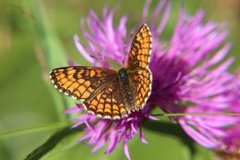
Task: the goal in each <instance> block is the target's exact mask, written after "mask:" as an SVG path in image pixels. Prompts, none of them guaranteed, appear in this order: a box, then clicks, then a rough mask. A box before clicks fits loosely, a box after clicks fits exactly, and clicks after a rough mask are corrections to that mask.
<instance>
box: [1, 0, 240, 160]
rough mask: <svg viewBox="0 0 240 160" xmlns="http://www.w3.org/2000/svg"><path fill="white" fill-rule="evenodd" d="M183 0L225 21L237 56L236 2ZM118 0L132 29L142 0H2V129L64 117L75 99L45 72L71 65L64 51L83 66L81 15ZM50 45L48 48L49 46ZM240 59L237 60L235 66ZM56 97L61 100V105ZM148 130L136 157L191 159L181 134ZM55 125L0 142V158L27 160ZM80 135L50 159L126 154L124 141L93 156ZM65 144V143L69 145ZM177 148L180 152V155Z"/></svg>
mask: <svg viewBox="0 0 240 160" xmlns="http://www.w3.org/2000/svg"><path fill="white" fill-rule="evenodd" d="M38 2H40V3H42V4H43V6H44V7H45V11H46V12H45V16H46V17H45V18H47V19H48V20H46V19H40V18H41V16H40V15H38V13H37V11H41V10H42V8H41V5H40V4H37V3H38ZM184 2H185V3H184V4H185V7H186V9H187V11H188V12H189V13H195V12H196V10H197V9H199V8H204V9H206V10H207V15H206V19H210V18H211V19H215V20H217V21H219V22H221V21H224V20H225V19H227V20H228V21H229V30H230V37H229V40H230V41H233V42H234V44H233V48H232V50H231V55H235V56H238V55H237V54H238V53H239V45H237V44H239V43H240V36H239V31H238V30H239V26H240V24H239V23H240V13H239V10H240V8H239V6H240V5H239V4H240V3H239V1H238V0H230V1H229V0H223V1H217V0H213V1H211V2H209V1H207V0H204V1H201V2H200V1H190V0H185V1H184ZM153 3H156V2H155V1H154V2H153ZM118 4H119V6H120V7H119V10H118V11H117V13H116V19H117V18H118V17H119V16H121V15H122V13H125V14H128V15H129V17H130V18H129V23H128V27H129V28H130V27H131V26H133V25H134V24H136V23H138V21H139V18H140V14H141V10H142V7H143V1H141V3H140V2H139V1H131V2H129V1H127V0H121V1H120V0H118V1H110V0H108V1H102V0H95V1H94V3H92V2H91V3H90V2H89V1H87V0H78V1H71V2H69V1H68V2H66V1H63V0H58V1H57V0H52V1H46V0H44V1H26V0H25V1H24V0H23V1H17V0H13V1H0V42H1V43H0V73H1V74H0V88H1V90H0V104H1V108H0V132H9V131H14V130H18V129H24V128H31V127H37V126H43V125H51V124H53V123H60V124H61V123H67V121H66V117H65V116H64V114H63V113H62V112H63V110H64V108H65V107H66V105H67V103H69V102H66V101H71V102H73V101H72V100H71V99H68V100H66V99H65V100H64V99H63V97H64V96H62V95H60V94H58V93H57V92H56V90H54V89H53V87H52V86H51V85H49V81H48V79H47V77H46V73H48V71H49V70H50V69H51V68H53V67H59V66H63V65H66V61H65V60H64V59H65V57H64V55H65V54H66V57H71V58H72V59H74V61H75V62H77V63H82V64H86V62H85V61H84V59H82V58H81V57H80V56H79V54H78V53H77V51H76V49H75V46H74V43H73V41H72V36H73V34H75V33H77V34H78V35H79V36H81V33H80V32H79V24H80V18H84V17H86V15H87V14H88V12H89V10H90V9H93V10H95V11H96V12H97V13H98V15H101V11H102V8H103V6H105V5H107V6H109V7H115V6H117V5H118ZM132 6H134V8H133V7H132ZM179 6H180V2H179V1H174V3H173V9H172V13H171V14H172V15H177V14H178V9H177V8H178V7H179ZM152 8H153V7H152ZM42 18H43V17H42ZM175 18H176V17H175ZM175 18H174V17H171V19H170V21H171V22H170V23H169V24H168V26H167V29H166V30H165V33H166V34H164V35H163V36H166V37H169V36H170V35H171V34H172V29H173V24H174V20H176V19H175ZM41 27H42V28H41ZM46 48H48V49H50V50H45V49H46ZM36 55H37V56H36ZM60 55H61V56H62V57H60ZM47 56H51V58H48V59H50V60H51V62H46V63H45V62H44V57H45V58H46V57H47ZM39 59H41V61H39ZM239 62H240V61H239V59H238V60H237V61H236V62H235V64H234V66H233V68H232V69H233V70H234V69H235V68H236V67H237V65H238V64H239ZM46 64H50V66H45V65H46ZM43 71H44V72H43ZM54 97H55V98H56V99H58V100H59V99H61V100H63V102H60V103H57V104H56V101H55V100H54ZM58 102H59V101H58ZM65 102H66V103H65ZM159 128H161V125H159ZM145 130H146V133H145V135H146V138H147V140H148V141H149V144H148V145H143V144H141V143H140V142H138V140H137V138H135V139H136V140H133V141H132V142H131V143H130V146H129V150H130V152H131V155H132V157H133V159H140V158H150V159H154V158H156V157H161V158H162V159H166V160H168V159H179V156H180V157H181V158H180V159H186V160H187V159H189V149H188V147H183V145H182V142H180V141H179V140H178V138H176V137H174V136H172V135H166V134H162V133H156V132H153V131H151V130H148V129H145ZM53 131H55V130H53V129H49V130H46V131H44V132H43V131H41V132H40V131H39V132H32V133H25V134H21V135H18V136H14V137H10V138H7V139H2V140H0V159H13V160H15V159H22V158H23V157H25V156H26V155H27V154H28V153H29V152H31V151H32V150H33V149H34V148H36V147H37V146H38V145H40V144H41V143H43V142H44V141H45V140H46V139H47V137H49V136H50V135H51V134H52V133H53ZM78 136H79V135H78ZM76 138H77V136H73V137H71V138H68V139H66V140H65V141H64V142H62V143H61V144H60V145H59V149H56V150H55V151H52V152H51V154H50V155H48V157H46V159H67V158H71V159H124V158H125V157H124V155H123V153H122V148H121V147H119V149H117V150H116V151H115V152H114V153H113V154H112V155H107V156H106V155H104V154H103V150H100V151H98V152H97V153H95V154H90V150H91V147H89V146H86V145H85V144H83V143H81V144H77V143H76V142H75V141H72V140H71V141H70V139H76ZM69 141H70V143H69ZM163 144H164V145H163ZM61 146H65V148H66V149H64V148H62V147H61ZM68 146H69V147H68ZM68 148H71V149H68ZM197 148H198V149H197V150H198V154H197V156H196V157H195V159H199V160H200V159H205V160H206V159H209V157H211V156H212V155H211V153H210V152H208V151H207V150H206V149H203V148H201V147H199V146H198V147H197ZM172 151H175V154H173V153H172ZM199 157H200V158H199ZM203 157H204V158H203ZM206 157H207V158H206Z"/></svg>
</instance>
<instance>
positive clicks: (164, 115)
mask: <svg viewBox="0 0 240 160" xmlns="http://www.w3.org/2000/svg"><path fill="white" fill-rule="evenodd" d="M153 116H162V117H183V116H240V113H231V112H229V113H162V114H153Z"/></svg>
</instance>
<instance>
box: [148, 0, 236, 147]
mask: <svg viewBox="0 0 240 160" xmlns="http://www.w3.org/2000/svg"><path fill="white" fill-rule="evenodd" d="M163 4H164V3H159V6H160V7H159V6H158V7H157V8H162V6H163ZM165 5H166V4H165ZM166 6H167V5H166ZM145 9H146V10H145V11H144V13H145V14H146V13H148V11H147V9H148V8H145ZM157 12H158V10H157V9H156V10H155V13H157ZM165 14H166V12H165ZM144 17H147V15H144ZM153 17H155V16H153ZM203 18H204V12H203V11H199V12H197V14H196V15H193V16H190V15H187V14H186V13H185V11H184V9H181V10H180V16H179V19H178V22H177V25H176V27H175V31H174V34H173V36H172V38H171V40H170V42H169V44H168V48H166V47H164V45H165V44H167V42H164V41H163V40H161V39H159V37H161V35H160V34H161V31H162V27H161V24H160V25H158V26H155V21H156V20H155V19H152V21H153V22H151V24H152V25H151V28H152V32H153V35H154V36H153V39H154V42H155V43H153V53H152V61H151V66H150V68H151V71H152V73H153V86H154V87H153V91H152V95H151V100H152V102H154V103H155V104H157V105H158V106H159V107H160V108H161V109H162V110H164V111H166V112H169V113H186V114H189V113H190V114H191V113H206V114H207V113H216V114H222V116H184V117H178V118H176V117H175V118H174V119H175V120H177V121H178V123H180V125H181V126H182V128H183V129H184V130H185V132H186V133H187V134H188V135H189V136H191V137H192V138H193V139H194V140H195V141H196V142H198V143H199V144H201V145H202V146H204V147H207V148H213V149H217V148H220V147H222V146H223V144H222V143H223V142H222V141H221V140H220V139H222V138H224V137H225V136H226V135H228V133H227V132H226V130H225V128H226V127H229V126H234V125H236V124H237V123H238V122H239V118H238V117H233V116H224V113H226V112H233V113H236V112H237V111H236V110H234V109H230V108H229V107H230V106H233V107H238V106H239V104H238V105H236V101H237V100H236V99H239V96H237V97H236V95H239V94H236V93H237V92H236V91H235V90H236V88H239V87H237V86H239V84H238V81H239V80H238V79H237V78H236V76H235V75H233V74H231V73H229V72H228V71H227V70H228V68H229V66H230V65H231V64H232V63H233V61H234V59H233V58H229V59H227V60H225V59H224V58H225V57H226V55H227V53H228V51H229V50H230V48H231V44H229V43H225V42H224V40H225V39H226V37H227V32H226V30H225V24H217V23H215V22H213V21H210V22H207V23H203V22H202V21H203ZM162 24H164V22H162ZM159 28H161V29H159ZM161 44H163V45H162V46H163V49H162V48H160V47H159V46H161ZM156 46H157V47H156ZM233 91H235V92H234V93H233ZM232 93H233V94H232ZM233 101H234V102H235V104H234V105H232V102H233ZM184 102H185V103H188V106H187V107H186V106H183V105H182V103H184ZM238 113H239V111H238ZM236 130H238V129H236ZM232 132H234V133H233V135H235V136H237V135H238V136H239V131H235V130H232ZM233 138H236V137H234V136H233ZM226 139H227V140H230V139H231V138H229V137H227V138H226ZM231 142H232V141H231ZM234 143H235V142H234ZM236 143H237V144H236V145H237V146H238V148H239V143H238V142H236Z"/></svg>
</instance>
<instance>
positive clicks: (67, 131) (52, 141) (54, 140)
mask: <svg viewBox="0 0 240 160" xmlns="http://www.w3.org/2000/svg"><path fill="white" fill-rule="evenodd" d="M81 129H82V126H79V127H77V128H73V129H71V127H69V126H67V127H65V128H63V129H61V130H60V131H58V132H56V133H55V134H53V135H52V136H51V137H50V138H49V139H48V140H47V141H46V142H45V143H43V144H42V145H40V146H39V147H37V148H36V149H35V150H33V151H32V152H31V153H30V154H29V155H27V157H26V158H25V160H35V159H40V158H41V157H43V156H44V155H46V154H47V153H49V152H50V151H51V150H52V149H53V148H54V147H55V146H56V145H57V144H58V143H59V142H60V141H61V140H63V139H64V138H66V137H68V136H70V135H72V134H75V133H77V132H79V131H80V130H81Z"/></svg>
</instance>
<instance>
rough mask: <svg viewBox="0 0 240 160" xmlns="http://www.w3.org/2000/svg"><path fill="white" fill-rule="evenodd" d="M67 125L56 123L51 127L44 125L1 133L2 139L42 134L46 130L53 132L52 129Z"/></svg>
mask: <svg viewBox="0 0 240 160" xmlns="http://www.w3.org/2000/svg"><path fill="white" fill-rule="evenodd" d="M65 125H66V124H63V123H55V124H50V125H44V126H40V127H39V126H38V127H31V128H24V129H19V130H14V131H8V132H4V133H0V139H7V138H11V137H14V136H19V135H23V134H29V133H33V132H40V131H46V130H51V129H56V128H60V127H63V126H65Z"/></svg>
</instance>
